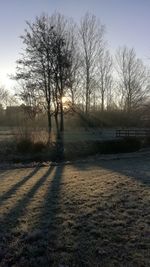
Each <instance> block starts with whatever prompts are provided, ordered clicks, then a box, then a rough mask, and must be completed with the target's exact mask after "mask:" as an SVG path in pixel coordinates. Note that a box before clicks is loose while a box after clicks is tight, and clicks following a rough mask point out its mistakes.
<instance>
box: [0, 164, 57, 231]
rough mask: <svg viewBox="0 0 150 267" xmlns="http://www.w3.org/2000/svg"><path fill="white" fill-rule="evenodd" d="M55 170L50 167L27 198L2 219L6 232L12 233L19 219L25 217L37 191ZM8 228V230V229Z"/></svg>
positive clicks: (26, 195)
mask: <svg viewBox="0 0 150 267" xmlns="http://www.w3.org/2000/svg"><path fill="white" fill-rule="evenodd" d="M52 170H53V166H50V167H49V169H48V170H47V172H46V173H45V174H44V175H43V176H42V177H40V179H38V181H37V182H36V183H35V184H34V186H33V187H32V188H31V189H30V190H29V191H28V193H27V194H25V196H24V197H23V198H22V199H21V200H20V201H18V202H17V204H16V205H15V206H14V207H13V208H12V209H11V210H10V211H9V212H8V213H7V214H6V215H5V216H4V217H3V218H2V223H1V225H2V227H3V228H4V230H6V231H8V232H10V233H11V231H12V229H13V228H14V227H16V226H17V223H18V219H19V218H20V217H21V216H23V215H24V213H25V212H26V210H25V208H26V207H27V205H28V204H29V202H30V201H32V198H33V196H34V194H35V193H36V192H37V190H38V189H39V188H40V187H41V186H42V185H43V184H44V183H45V181H46V180H47V178H48V176H49V175H50V173H51V171H52ZM6 228H7V229H6Z"/></svg>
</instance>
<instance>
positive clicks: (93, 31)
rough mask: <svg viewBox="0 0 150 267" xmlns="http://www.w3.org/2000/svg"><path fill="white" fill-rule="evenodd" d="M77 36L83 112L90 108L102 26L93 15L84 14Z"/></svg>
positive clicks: (102, 33) (101, 37)
mask: <svg viewBox="0 0 150 267" xmlns="http://www.w3.org/2000/svg"><path fill="white" fill-rule="evenodd" d="M79 35H80V40H81V57H82V65H83V73H84V74H83V75H84V77H85V111H86V113H88V111H89V108H90V95H91V90H92V88H91V84H90V83H91V80H93V79H94V76H95V69H96V64H97V57H98V55H100V54H101V52H102V51H103V47H104V39H103V38H104V26H103V25H101V24H100V23H99V22H98V21H97V19H96V17H95V16H94V15H91V14H89V13H86V14H85V16H84V17H83V18H82V20H81V24H80V28H79Z"/></svg>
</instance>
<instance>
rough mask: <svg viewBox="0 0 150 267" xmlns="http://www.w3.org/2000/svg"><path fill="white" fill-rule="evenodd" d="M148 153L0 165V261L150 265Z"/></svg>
mask: <svg viewBox="0 0 150 267" xmlns="http://www.w3.org/2000/svg"><path fill="white" fill-rule="evenodd" d="M149 185H150V157H149V156H147V157H146V156H143V155H142V156H141V157H138V158H134V157H133V158H132V157H130V158H122V159H118V158H117V159H109V160H104V159H103V160H102V159H101V160H99V159H97V160H93V161H87V162H84V163H79V162H78V163H75V164H70V165H63V164H62V165H57V166H50V167H42V168H40V167H38V166H37V167H35V168H21V169H12V170H8V169H7V170H1V171H0V193H1V196H0V204H1V209H0V216H1V222H0V225H1V230H0V242H1V244H0V266H1V267H6V266H7V267H43V266H44V267H50V266H59V267H69V266H74V267H76V266H77V267H79V266H92V267H94V266H99V267H113V266H115V267H117V266H120V267H148V266H150V191H149Z"/></svg>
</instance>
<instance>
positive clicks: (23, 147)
mask: <svg viewBox="0 0 150 267" xmlns="http://www.w3.org/2000/svg"><path fill="white" fill-rule="evenodd" d="M32 147H33V143H32V141H31V140H30V139H28V138H23V139H21V140H19V141H18V142H17V151H18V152H19V153H30V152H31V151H32Z"/></svg>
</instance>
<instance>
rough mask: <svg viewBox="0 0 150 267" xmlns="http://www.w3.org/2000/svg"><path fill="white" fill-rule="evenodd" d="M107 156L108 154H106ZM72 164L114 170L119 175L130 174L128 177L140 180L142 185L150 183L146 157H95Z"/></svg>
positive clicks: (87, 167) (81, 167)
mask: <svg viewBox="0 0 150 267" xmlns="http://www.w3.org/2000/svg"><path fill="white" fill-rule="evenodd" d="M108 157H109V156H108ZM74 166H75V167H76V168H77V169H79V170H83V171H84V170H85V171H87V170H88V169H89V170H90V169H91V168H92V167H100V168H103V169H105V170H110V171H113V172H116V173H118V174H120V175H125V176H130V178H132V179H134V180H136V181H139V182H141V183H142V184H144V185H147V186H149V185H150V164H149V159H148V158H144V157H143V158H142V157H141V158H119V157H118V158H116V159H108V160H107V158H106V160H103V159H96V160H95V161H94V160H93V161H88V160H87V162H83V163H82V162H81V163H75V164H74Z"/></svg>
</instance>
